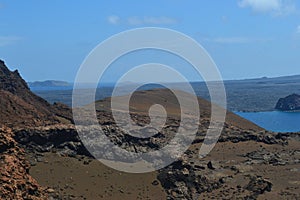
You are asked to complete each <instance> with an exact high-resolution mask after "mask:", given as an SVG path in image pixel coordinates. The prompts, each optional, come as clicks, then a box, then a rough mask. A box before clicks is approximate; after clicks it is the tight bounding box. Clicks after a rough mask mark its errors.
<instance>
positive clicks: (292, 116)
mask: <svg viewBox="0 0 300 200" xmlns="http://www.w3.org/2000/svg"><path fill="white" fill-rule="evenodd" d="M235 113H236V114H238V115H239V116H241V117H243V118H245V119H248V120H249V121H252V122H254V123H255V124H257V125H259V126H261V127H262V128H265V129H266V130H269V131H274V132H300V112H280V111H272V112H235Z"/></svg>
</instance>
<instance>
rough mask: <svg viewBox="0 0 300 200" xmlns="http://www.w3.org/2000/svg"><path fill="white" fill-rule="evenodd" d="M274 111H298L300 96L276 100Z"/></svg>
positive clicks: (295, 95)
mask: <svg viewBox="0 0 300 200" xmlns="http://www.w3.org/2000/svg"><path fill="white" fill-rule="evenodd" d="M275 109H277V110H281V111H295V110H300V95H298V94H292V95H289V96H287V97H285V98H281V99H279V100H278V102H277V104H276V106H275Z"/></svg>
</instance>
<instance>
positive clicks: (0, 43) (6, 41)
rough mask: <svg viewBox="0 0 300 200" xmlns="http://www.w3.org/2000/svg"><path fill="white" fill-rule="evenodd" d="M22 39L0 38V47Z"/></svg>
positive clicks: (15, 37) (12, 37) (14, 37)
mask: <svg viewBox="0 0 300 200" xmlns="http://www.w3.org/2000/svg"><path fill="white" fill-rule="evenodd" d="M21 39H22V38H21V37H17V36H0V47H3V46H7V45H11V44H14V43H16V42H18V41H19V40H21Z"/></svg>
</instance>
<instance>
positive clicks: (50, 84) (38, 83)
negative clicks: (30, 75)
mask: <svg viewBox="0 0 300 200" xmlns="http://www.w3.org/2000/svg"><path fill="white" fill-rule="evenodd" d="M28 85H29V87H68V86H72V84H71V83H69V82H66V81H56V80H47V81H34V82H28Z"/></svg>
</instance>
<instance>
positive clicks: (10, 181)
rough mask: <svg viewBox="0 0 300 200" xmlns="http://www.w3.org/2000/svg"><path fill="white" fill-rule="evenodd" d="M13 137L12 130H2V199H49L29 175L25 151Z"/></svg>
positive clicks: (0, 145) (0, 187)
mask: <svg viewBox="0 0 300 200" xmlns="http://www.w3.org/2000/svg"><path fill="white" fill-rule="evenodd" d="M13 137H14V134H13V132H12V131H11V129H8V128H4V127H2V128H0V154H1V157H0V199H15V200H21V199H33V200H38V199H48V196H47V193H46V192H45V188H43V187H41V186H39V184H38V183H37V181H36V180H35V179H34V178H32V177H31V176H30V175H29V174H28V171H29V168H30V164H29V162H28V161H27V160H26V159H25V151H24V149H22V148H20V147H18V145H17V143H16V141H15V140H14V139H13Z"/></svg>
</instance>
